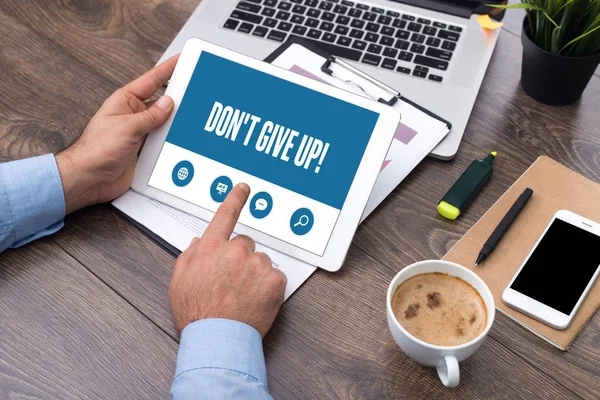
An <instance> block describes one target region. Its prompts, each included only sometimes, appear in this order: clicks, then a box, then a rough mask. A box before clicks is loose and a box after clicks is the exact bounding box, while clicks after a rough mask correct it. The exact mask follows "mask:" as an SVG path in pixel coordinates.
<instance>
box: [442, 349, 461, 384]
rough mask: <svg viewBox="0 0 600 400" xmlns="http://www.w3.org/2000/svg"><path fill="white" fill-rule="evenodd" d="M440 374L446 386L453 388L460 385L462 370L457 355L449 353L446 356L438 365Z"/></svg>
mask: <svg viewBox="0 0 600 400" xmlns="http://www.w3.org/2000/svg"><path fill="white" fill-rule="evenodd" d="M437 372H438V376H439V377H440V379H441V380H442V383H443V384H444V386H446V387H449V388H453V387H457V386H458V382H459V381H460V370H459V368H458V361H457V360H456V357H454V356H451V355H448V356H444V357H443V358H442V359H441V360H440V361H439V362H438V365H437Z"/></svg>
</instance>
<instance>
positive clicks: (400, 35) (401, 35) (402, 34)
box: [396, 29, 410, 40]
mask: <svg viewBox="0 0 600 400" xmlns="http://www.w3.org/2000/svg"><path fill="white" fill-rule="evenodd" d="M396 37H397V38H398V39H403V40H406V39H408V38H409V37H410V32H408V31H403V30H402V29H398V31H397V32H396Z"/></svg>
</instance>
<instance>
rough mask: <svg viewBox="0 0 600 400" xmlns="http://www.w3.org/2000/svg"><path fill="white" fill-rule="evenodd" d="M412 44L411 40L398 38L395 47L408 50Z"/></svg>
mask: <svg viewBox="0 0 600 400" xmlns="http://www.w3.org/2000/svg"><path fill="white" fill-rule="evenodd" d="M409 45H410V43H409V42H407V41H406V40H400V39H398V40H396V44H395V45H394V47H395V48H397V49H400V50H407V49H408V46H409Z"/></svg>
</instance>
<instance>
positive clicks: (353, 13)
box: [348, 8, 362, 18]
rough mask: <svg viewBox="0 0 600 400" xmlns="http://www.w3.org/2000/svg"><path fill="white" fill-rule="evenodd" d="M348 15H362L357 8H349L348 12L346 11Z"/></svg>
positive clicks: (356, 16) (357, 16) (355, 16)
mask: <svg viewBox="0 0 600 400" xmlns="http://www.w3.org/2000/svg"><path fill="white" fill-rule="evenodd" d="M348 15H349V16H351V17H353V18H360V16H361V15H362V11H360V10H359V9H357V8H353V9H352V10H350V12H349V13H348Z"/></svg>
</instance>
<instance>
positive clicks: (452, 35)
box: [234, 17, 460, 42]
mask: <svg viewBox="0 0 600 400" xmlns="http://www.w3.org/2000/svg"><path fill="white" fill-rule="evenodd" d="M234 18H235V17H234ZM438 37H439V38H442V39H448V40H452V41H453V42H456V41H458V38H459V37H460V35H459V34H458V33H456V32H450V31H445V30H443V29H441V30H440V31H439V33H438Z"/></svg>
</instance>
